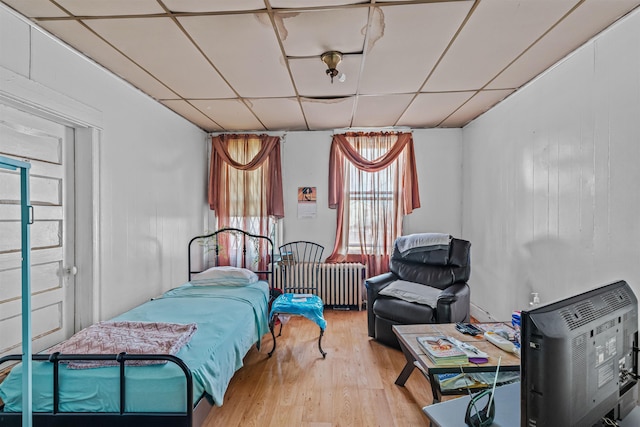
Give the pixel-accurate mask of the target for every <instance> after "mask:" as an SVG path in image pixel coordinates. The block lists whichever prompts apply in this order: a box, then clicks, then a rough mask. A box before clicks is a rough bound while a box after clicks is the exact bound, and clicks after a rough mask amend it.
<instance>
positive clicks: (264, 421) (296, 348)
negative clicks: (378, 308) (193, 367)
mask: <svg viewBox="0 0 640 427" xmlns="http://www.w3.org/2000/svg"><path fill="white" fill-rule="evenodd" d="M325 317H326V320H327V324H328V326H327V330H326V333H325V336H324V337H323V340H322V344H323V346H322V347H323V348H324V350H325V351H326V352H327V353H328V354H327V357H326V359H322V356H321V355H320V352H319V351H318V333H319V329H318V327H317V326H316V324H315V323H313V322H311V321H309V320H306V319H304V318H298V317H294V318H292V319H291V320H290V321H289V323H287V324H285V326H284V328H283V331H282V336H281V337H279V338H278V340H277V344H278V346H277V349H276V352H275V353H274V355H273V356H272V357H271V358H268V357H267V352H268V351H269V350H270V349H271V344H272V341H271V336H270V335H266V336H265V337H264V339H263V347H262V350H260V351H257V350H256V348H255V346H254V348H252V349H251V350H250V351H249V353H248V354H247V356H246V357H245V359H244V364H245V366H244V367H242V368H241V369H240V370H239V371H238V372H236V374H235V375H234V377H233V379H232V380H231V383H230V384H229V388H228V389H227V393H226V395H225V400H224V404H223V405H222V406H221V407H215V408H213V410H212V411H211V413H210V414H209V416H208V417H207V419H206V421H205V423H204V426H206V427H223V426H224V427H230V426H243V427H244V426H258V425H259V426H273V427H287V426H295V427H332V426H384V427H393V426H397V427H407V426H426V425H428V420H427V418H426V416H425V415H424V414H423V413H422V410H421V409H422V407H423V406H425V405H428V404H431V402H432V397H431V390H430V388H429V383H428V382H427V380H426V379H425V378H424V377H423V376H422V375H421V374H420V372H419V371H418V370H415V371H414V372H413V374H411V377H410V378H409V380H408V381H407V384H406V386H405V387H398V386H396V385H395V384H394V381H395V380H396V378H397V376H398V374H399V373H400V371H401V370H402V368H403V366H404V364H405V358H404V356H403V355H402V352H401V351H399V350H395V349H392V348H389V347H386V346H384V345H381V344H379V343H378V342H376V341H374V340H372V339H371V338H369V337H368V336H367V319H366V312H365V311H361V312H358V311H334V310H325Z"/></svg>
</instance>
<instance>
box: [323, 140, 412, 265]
mask: <svg viewBox="0 0 640 427" xmlns="http://www.w3.org/2000/svg"><path fill="white" fill-rule="evenodd" d="M363 153H366V154H367V155H369V158H367V157H365V155H363ZM372 155H373V156H375V157H373V158H371V156H372ZM329 207H330V208H332V209H337V211H338V215H337V217H338V220H337V227H336V241H335V246H334V248H333V252H332V254H331V255H330V256H329V257H328V258H327V262H362V263H364V264H366V265H367V266H368V269H369V275H370V276H374V275H376V274H380V273H383V272H386V271H388V269H389V257H390V255H391V251H392V246H393V241H394V240H395V238H396V237H398V236H399V235H401V234H402V217H403V216H404V215H408V214H410V213H411V212H413V209H416V208H419V207H420V195H419V191H418V177H417V171H416V167H415V153H414V149H413V137H412V135H411V134H410V133H362V132H358V133H353V132H350V133H347V134H344V135H334V137H333V142H332V144H331V152H330V156H329ZM354 228H355V230H354ZM354 241H355V242H356V244H357V245H359V247H358V248H356V247H354Z"/></svg>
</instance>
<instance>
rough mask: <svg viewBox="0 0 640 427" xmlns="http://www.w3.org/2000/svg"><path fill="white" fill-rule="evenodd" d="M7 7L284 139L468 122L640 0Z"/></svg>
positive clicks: (156, 86)
mask: <svg viewBox="0 0 640 427" xmlns="http://www.w3.org/2000/svg"><path fill="white" fill-rule="evenodd" d="M0 3H6V4H7V5H9V7H13V8H15V9H17V10H18V11H20V12H22V13H23V14H25V15H26V16H28V17H31V18H32V20H33V21H34V22H36V24H38V25H40V24H41V25H42V26H43V27H44V28H45V29H46V30H47V31H50V32H52V33H53V34H55V35H56V36H57V37H60V38H61V39H62V40H64V42H66V43H67V44H69V45H70V46H73V47H75V48H76V49H78V50H79V51H81V52H83V53H84V54H86V55H87V56H89V57H90V58H92V59H93V60H95V61H96V62H98V63H100V64H101V65H103V66H104V67H105V68H107V69H109V70H111V71H113V72H114V73H115V74H117V75H119V76H120V77H122V78H123V79H125V80H127V81H129V82H130V83H131V84H133V85H134V86H136V87H137V88H139V89H140V90H142V91H144V92H146V93H147V94H149V95H150V96H152V97H154V98H156V99H159V100H161V101H163V102H165V105H167V106H169V107H170V108H172V109H174V111H177V112H178V113H179V114H182V115H183V116H184V117H186V118H187V119H188V120H191V121H193V122H194V123H195V124H197V125H198V126H201V127H202V128H204V129H208V130H212V131H236V130H245V131H260V130H262V129H263V128H265V127H266V128H268V130H272V131H278V130H282V129H285V130H286V129H290V130H304V129H309V130H316V129H335V128H347V127H349V126H357V127H383V126H389V125H392V124H395V125H396V126H410V127H413V128H424V127H438V126H446V127H452V126H464V125H465V124H466V123H468V122H469V121H470V120H472V119H473V118H475V117H477V115H479V114H481V113H482V112H484V111H485V110H486V109H488V108H490V107H491V106H493V105H494V104H495V103H497V102H499V101H500V100H502V99H503V98H504V97H505V96H507V95H508V94H510V93H512V91H513V90H514V89H516V88H520V87H521V86H522V85H523V84H525V83H526V82H528V81H530V80H531V79H532V78H533V77H535V76H536V75H538V74H539V73H540V72H542V71H544V70H545V69H547V68H548V67H549V66H551V65H553V64H554V63H556V62H557V61H559V60H561V58H563V57H564V56H566V55H567V54H568V53H569V52H570V51H572V50H574V49H575V48H576V47H578V46H580V45H581V44H583V43H584V42H586V41H587V40H588V39H590V38H591V37H593V36H594V35H595V34H597V33H598V32H599V31H601V30H602V29H603V28H605V27H607V26H608V25H610V24H611V23H612V22H614V21H615V20H616V19H617V18H618V17H619V16H621V15H624V14H625V13H627V12H629V11H631V10H632V9H634V8H635V7H636V6H638V5H639V4H640V0H535V1H534V0H530V1H525V0H415V1H411V0H304V1H302V0H108V1H107V0H0ZM3 7H4V6H3ZM66 10H68V11H69V13H73V14H76V15H77V16H79V17H80V18H78V19H79V20H69V19H68V18H69V17H68V16H67V15H66ZM639 13H640V12H639ZM94 32H95V33H94ZM5 33H6V31H5ZM12 41H13V40H9V41H7V43H5V45H7V44H8V43H11V42H12ZM23 44H24V42H23ZM11 46H13V45H11ZM328 50H338V51H341V52H342V53H343V55H344V56H343V60H342V62H341V63H340V64H339V65H338V70H339V72H342V73H344V74H346V81H344V82H340V81H339V79H337V78H336V79H335V81H334V83H333V84H331V82H330V78H329V77H328V76H327V75H326V73H325V69H326V66H325V65H324V64H323V63H322V62H321V60H320V55H321V54H322V53H323V52H326V51H328ZM14 56H15V55H14ZM25 58H26V57H25ZM23 62H24V65H23V66H22V67H26V68H25V69H28V61H26V59H24V60H23ZM507 67H510V68H507ZM361 73H362V74H361ZM425 79H428V80H426V81H425ZM479 90H480V91H481V93H478V94H477V95H475V94H476V92H477V91H479ZM406 103H408V104H409V105H408V107H406V108H405V105H404V104H406ZM398 116H400V118H399V119H398ZM394 122H395V123H394Z"/></svg>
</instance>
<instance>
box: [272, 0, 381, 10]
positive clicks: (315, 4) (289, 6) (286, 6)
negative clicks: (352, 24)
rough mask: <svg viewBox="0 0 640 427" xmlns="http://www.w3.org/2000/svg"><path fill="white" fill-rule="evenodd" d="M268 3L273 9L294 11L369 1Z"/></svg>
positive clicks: (278, 0)
mask: <svg viewBox="0 0 640 427" xmlns="http://www.w3.org/2000/svg"><path fill="white" fill-rule="evenodd" d="M269 3H271V7H273V8H280V9H295V8H299V7H326V6H342V5H345V4H359V3H369V0H305V1H300V0H271V1H270V2H269Z"/></svg>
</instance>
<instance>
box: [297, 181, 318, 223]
mask: <svg viewBox="0 0 640 427" xmlns="http://www.w3.org/2000/svg"><path fill="white" fill-rule="evenodd" d="M317 213H318V205H317V196H316V187H298V218H315V217H316V215H317Z"/></svg>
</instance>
